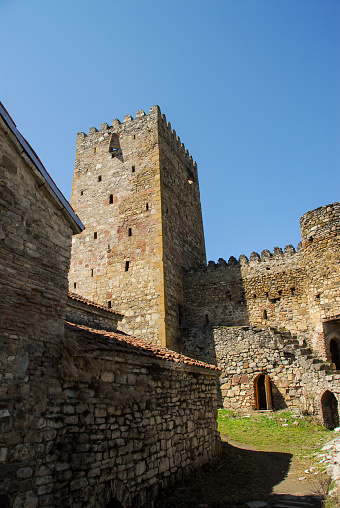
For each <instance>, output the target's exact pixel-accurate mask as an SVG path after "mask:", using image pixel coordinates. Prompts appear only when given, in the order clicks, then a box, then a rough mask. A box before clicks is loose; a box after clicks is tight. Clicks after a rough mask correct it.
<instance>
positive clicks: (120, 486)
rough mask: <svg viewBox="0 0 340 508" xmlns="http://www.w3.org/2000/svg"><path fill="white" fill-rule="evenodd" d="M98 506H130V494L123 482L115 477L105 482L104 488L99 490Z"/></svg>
mask: <svg viewBox="0 0 340 508" xmlns="http://www.w3.org/2000/svg"><path fill="white" fill-rule="evenodd" d="M97 506H98V508H130V507H131V499H130V494H129V491H128V489H127V488H126V486H125V485H124V483H123V482H122V481H121V480H119V479H118V478H115V479H113V480H111V481H109V482H107V483H106V484H105V488H104V489H103V491H102V492H101V494H100V496H99V498H98V503H97Z"/></svg>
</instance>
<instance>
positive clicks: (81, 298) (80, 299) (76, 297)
mask: <svg viewBox="0 0 340 508" xmlns="http://www.w3.org/2000/svg"><path fill="white" fill-rule="evenodd" d="M67 296H68V297H69V298H71V299H72V300H76V301H77V302H82V303H85V304H86V305H90V306H91V307H97V309H101V310H105V311H106V312H111V313H112V314H117V316H123V314H120V313H119V312H116V311H115V310H114V309H108V308H107V307H104V305H100V304H99V303H96V302H92V301H91V300H88V299H87V298H84V296H80V295H77V294H76V293H71V292H70V291H69V292H68V294H67Z"/></svg>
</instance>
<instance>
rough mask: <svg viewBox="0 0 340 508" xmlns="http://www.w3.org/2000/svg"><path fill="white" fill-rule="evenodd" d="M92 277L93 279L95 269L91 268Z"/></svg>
mask: <svg viewBox="0 0 340 508" xmlns="http://www.w3.org/2000/svg"><path fill="white" fill-rule="evenodd" d="M91 277H93V268H91Z"/></svg>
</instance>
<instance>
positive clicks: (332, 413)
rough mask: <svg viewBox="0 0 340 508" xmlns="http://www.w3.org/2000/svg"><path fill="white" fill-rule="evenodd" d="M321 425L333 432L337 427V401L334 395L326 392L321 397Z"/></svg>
mask: <svg viewBox="0 0 340 508" xmlns="http://www.w3.org/2000/svg"><path fill="white" fill-rule="evenodd" d="M321 407H322V416H323V424H324V426H325V427H326V429H330V430H333V429H335V427H338V426H339V413H338V401H337V399H336V397H335V395H334V393H332V392H330V391H329V390H327V391H326V392H325V393H324V394H323V396H322V397H321Z"/></svg>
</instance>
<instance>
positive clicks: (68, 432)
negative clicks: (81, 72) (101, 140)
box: [0, 105, 219, 508]
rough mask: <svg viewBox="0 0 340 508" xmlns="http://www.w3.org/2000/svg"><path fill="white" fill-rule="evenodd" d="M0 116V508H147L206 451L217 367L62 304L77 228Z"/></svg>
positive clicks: (102, 312)
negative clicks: (116, 507) (0, 275)
mask: <svg viewBox="0 0 340 508" xmlns="http://www.w3.org/2000/svg"><path fill="white" fill-rule="evenodd" d="M0 113H1V114H0V127H1V128H0V147H1V155H0V185H1V193H0V199H1V223H0V263H1V269H2V277H1V281H0V285H1V290H2V294H3V295H6V298H3V299H2V301H1V313H0V316H1V318H0V319H1V341H0V347H1V360H0V376H1V389H0V404H1V407H0V505H1V507H4V508H7V507H15V508H35V507H49V508H52V507H65V506H70V507H71V506H72V508H80V507H88V508H89V507H99V508H105V507H106V506H107V505H108V504H109V503H110V506H111V505H112V504H117V503H120V505H121V506H123V508H130V507H132V506H134V507H135V508H137V507H142V506H144V507H146V506H147V507H152V506H153V503H154V499H155V497H156V495H157V493H158V492H159V491H160V490H161V489H163V488H167V487H169V486H170V485H172V484H173V483H174V482H175V481H176V480H177V479H179V478H182V476H183V475H185V474H187V473H188V472H190V471H191V470H192V469H193V468H194V467H197V466H200V465H202V464H204V463H205V462H207V461H209V460H211V459H212V458H213V457H214V456H215V455H216V453H218V451H219V436H218V433H217V425H216V412H217V395H216V376H217V375H218V373H219V370H218V369H217V368H216V367H214V366H209V365H206V364H204V363H202V362H199V361H197V360H193V359H190V358H187V357H184V356H182V355H180V354H178V353H175V352H172V351H170V350H168V349H165V348H162V347H161V346H157V345H155V344H152V343H148V342H146V341H145V340H143V339H139V340H137V339H136V338H134V337H131V336H129V335H127V334H125V333H123V332H118V331H117V329H116V328H117V326H119V321H120V320H121V319H122V317H123V316H122V315H121V314H119V313H116V312H114V311H113V310H112V309H111V310H109V309H106V308H105V307H103V306H102V305H101V304H100V303H98V302H91V301H89V300H88V299H86V298H84V297H83V296H78V295H74V294H69V295H68V292H67V286H68V280H67V276H68V269H69V262H70V254H71V236H72V234H79V233H80V231H81V230H82V229H83V225H82V223H81V222H80V220H79V219H78V217H77V216H76V215H75V213H74V212H73V210H72V208H71V207H70V205H69V204H68V203H67V201H66V200H65V198H64V197H63V196H62V194H61V193H60V191H59V190H58V189H57V188H56V187H55V185H54V183H53V181H52V180H51V178H50V177H49V175H48V173H47V172H46V170H45V168H44V167H43V166H42V164H41V162H40V161H39V159H38V157H37V156H36V154H35V152H34V151H33V149H32V148H31V147H30V146H29V144H28V143H27V142H26V140H25V139H24V138H23V137H22V136H21V134H20V133H19V131H18V130H17V129H16V126H15V124H14V122H13V121H12V119H11V118H10V117H9V115H8V113H7V112H6V110H5V109H4V108H3V106H2V105H0ZM66 319H67V320H68V321H67V322H66ZM85 324H86V325H85Z"/></svg>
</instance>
